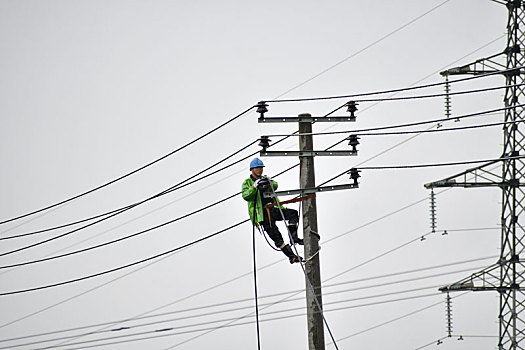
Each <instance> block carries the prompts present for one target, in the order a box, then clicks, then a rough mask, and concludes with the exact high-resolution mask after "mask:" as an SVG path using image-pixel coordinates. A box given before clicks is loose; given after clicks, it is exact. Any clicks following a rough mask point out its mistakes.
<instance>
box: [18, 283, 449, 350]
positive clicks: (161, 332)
mask: <svg viewBox="0 0 525 350" xmlns="http://www.w3.org/2000/svg"><path fill="white" fill-rule="evenodd" d="M437 295H440V293H438V292H434V293H427V294H423V295H415V296H410V297H403V298H396V299H388V300H383V301H377V302H371V303H366V304H357V305H349V306H341V307H334V308H330V309H327V310H325V312H333V311H341V310H348V309H355V308H360V307H368V306H375V305H382V304H386V303H394V302H400V301H407V300H414V299H420V298H426V297H431V296H437ZM339 303H340V302H339V301H337V302H331V303H327V304H336V305H337V304H339ZM300 310H304V307H296V308H290V309H285V310H276V311H271V312H265V313H264V315H265V316H269V315H275V314H282V313H286V312H292V311H300ZM304 315H306V313H304V312H301V313H299V314H297V313H296V314H291V315H283V316H276V317H271V318H266V319H262V320H261V322H270V321H276V320H282V319H289V318H292V317H300V316H304ZM248 317H249V316H242V317H237V318H223V319H220V320H213V321H205V322H200V323H195V324H189V325H181V326H172V327H165V328H162V329H156V330H149V331H143V332H137V333H133V334H126V335H114V336H110V337H105V338H99V339H92V340H86V341H81V342H75V343H69V344H63V345H51V346H44V347H39V349H40V350H44V349H56V348H61V347H64V346H75V345H82V347H81V348H70V349H85V348H92V347H100V346H106V345H115V344H121V343H127V342H133V341H140V340H148V339H154V338H158V337H163V336H176V335H182V334H191V333H196V332H202V331H210V330H211V331H213V330H217V329H222V328H226V327H235V326H241V325H248V324H253V323H254V322H255V321H246V322H231V321H242V320H243V319H245V318H248ZM226 321H230V322H231V323H230V324H228V325H227V326H224V325H220V326H215V327H209V328H199V329H189V330H184V329H188V328H194V327H202V326H208V325H212V324H216V323H220V322H226ZM122 330H125V329H122ZM115 331H120V330H118V329H116V330H115ZM174 331H177V332H175V333H173V332H174ZM147 334H156V335H155V336H150V337H147V338H136V339H127V340H120V341H117V342H111V343H102V344H96V345H95V344H93V343H98V342H101V341H107V340H114V339H123V338H127V337H136V336H143V335H147ZM44 342H47V341H41V342H35V343H34V344H41V343H44ZM85 344H93V345H88V346H86V345H85ZM11 348H13V347H11Z"/></svg>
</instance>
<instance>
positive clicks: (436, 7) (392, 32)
mask: <svg viewBox="0 0 525 350" xmlns="http://www.w3.org/2000/svg"><path fill="white" fill-rule="evenodd" d="M449 1H450V0H445V1H443V2H442V3H440V4H439V5H437V6H434V7H433V8H431V9H430V10H428V11H426V12H425V13H423V14H421V15H419V16H417V17H415V18H414V19H412V20H410V21H409V22H407V23H405V24H403V25H402V26H400V27H398V28H397V29H395V30H393V31H391V32H390V33H388V34H386V35H384V36H382V37H381V38H379V39H377V40H376V41H374V42H372V43H371V44H368V45H367V46H365V47H364V48H362V49H360V50H358V51H357V52H355V53H353V54H351V55H350V56H347V57H345V58H343V59H342V60H340V61H339V62H337V63H335V64H333V65H331V66H330V67H328V68H326V69H324V70H323V71H321V72H320V73H317V74H316V75H314V76H313V77H311V78H309V79H307V80H305V81H303V82H302V83H300V84H298V85H296V86H294V87H292V88H291V89H288V90H286V91H285V92H283V93H282V94H280V95H279V96H277V97H276V98H274V101H268V102H281V101H279V100H277V99H278V98H280V97H282V96H284V95H286V94H288V93H290V92H292V91H294V90H296V89H298V88H300V87H301V86H303V85H306V84H307V83H309V82H311V81H312V80H314V79H316V78H318V77H320V76H321V75H323V74H325V73H326V72H328V71H330V70H332V69H334V68H335V67H337V66H339V65H341V64H343V63H344V62H346V61H348V60H349V59H351V58H354V57H355V56H357V55H359V54H360V53H362V52H364V51H366V50H368V49H369V48H371V47H373V46H375V45H377V44H379V43H380V42H382V41H383V40H385V39H387V38H389V37H391V36H392V35H394V34H396V33H398V32H400V31H401V30H402V29H404V28H406V27H408V26H410V25H411V24H412V23H415V22H417V21H418V20H419V19H421V18H423V17H425V16H426V15H428V14H429V13H431V12H433V11H435V10H437V9H438V8H440V7H441V6H443V5H444V4H446V3H447V2H449ZM283 101H286V100H283Z"/></svg>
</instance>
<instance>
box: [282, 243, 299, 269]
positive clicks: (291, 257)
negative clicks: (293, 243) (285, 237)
mask: <svg viewBox="0 0 525 350" xmlns="http://www.w3.org/2000/svg"><path fill="white" fill-rule="evenodd" d="M281 250H282V252H283V253H284V255H286V256H287V257H288V260H290V264H293V263H296V262H301V261H303V258H301V257H300V256H298V255H295V253H294V252H293V250H292V248H291V247H290V245H289V244H287V245H285V246H284V247H282V248H281Z"/></svg>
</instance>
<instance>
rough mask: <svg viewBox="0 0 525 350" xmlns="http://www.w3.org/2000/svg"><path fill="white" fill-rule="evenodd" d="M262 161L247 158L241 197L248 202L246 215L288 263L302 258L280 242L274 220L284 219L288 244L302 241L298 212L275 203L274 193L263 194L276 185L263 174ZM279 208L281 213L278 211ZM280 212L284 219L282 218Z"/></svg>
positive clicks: (282, 241)
mask: <svg viewBox="0 0 525 350" xmlns="http://www.w3.org/2000/svg"><path fill="white" fill-rule="evenodd" d="M263 168H264V163H263V162H262V161H261V160H260V159H259V158H254V159H253V160H252V161H251V162H250V172H251V174H250V177H248V178H247V179H246V180H244V182H243V184H242V198H244V200H245V201H247V202H248V211H249V213H250V219H251V221H252V223H253V225H255V226H262V227H263V228H264V230H265V231H266V233H267V234H268V236H270V238H271V239H272V240H273V241H274V243H275V246H276V247H277V248H279V249H280V250H281V251H282V252H283V253H284V255H286V256H287V257H288V259H289V260H290V264H293V263H296V262H301V261H302V260H303V259H302V258H301V257H300V256H297V255H295V253H294V252H293V250H292V248H291V247H290V245H289V244H286V243H284V240H283V236H282V235H281V232H280V231H279V228H278V227H277V225H276V221H281V220H287V221H288V229H289V230H290V235H291V237H292V242H291V244H300V245H302V244H304V243H303V239H301V238H299V237H298V236H297V226H298V225H299V214H298V213H297V210H294V209H287V208H284V207H283V206H282V205H279V204H278V203H277V199H276V198H275V197H265V196H264V195H263V193H272V192H273V191H272V188H273V190H275V189H277V186H278V184H277V182H276V181H274V180H272V179H270V178H269V177H268V176H266V175H263ZM281 211H282V214H281ZM283 215H284V219H283Z"/></svg>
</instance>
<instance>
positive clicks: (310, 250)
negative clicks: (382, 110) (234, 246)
mask: <svg viewBox="0 0 525 350" xmlns="http://www.w3.org/2000/svg"><path fill="white" fill-rule="evenodd" d="M267 106H268V105H267V104H266V103H265V102H264V101H261V102H259V103H258V104H257V113H259V114H260V117H259V119H258V122H259V123H299V133H300V135H299V149H300V150H299V151H268V150H267V148H268V147H270V139H269V137H268V136H261V138H260V141H261V142H260V143H259V146H261V147H262V151H261V152H260V153H259V154H260V156H261V157H285V156H286V157H299V161H300V166H301V169H300V176H301V188H300V189H298V190H287V191H277V192H275V193H272V194H268V195H266V194H265V196H268V197H271V196H291V195H300V197H301V198H302V202H303V234H304V258H305V259H306V260H307V262H303V264H304V272H305V283H306V309H307V313H306V314H307V326H308V347H309V349H310V350H324V349H325V346H324V322H325V320H324V317H323V298H322V293H321V272H320V267H319V254H318V252H319V238H320V236H319V234H318V233H317V207H316V203H315V197H308V195H312V194H315V193H318V192H328V191H339V190H347V189H352V188H359V184H358V182H357V179H358V178H359V174H358V171H357V169H351V170H350V172H349V174H350V178H351V179H352V180H353V183H350V184H345V185H331V186H319V187H316V186H315V171H314V157H318V156H328V157H333V156H343V157H347V156H356V155H357V149H356V146H357V145H358V144H359V142H358V141H357V139H358V138H357V136H355V135H352V136H350V137H349V145H350V146H352V149H351V150H348V151H343V150H333V151H329V150H324V151H314V149H313V148H314V145H313V137H312V135H311V133H312V124H313V123H323V122H324V123H326V122H329V123H334V122H355V120H356V117H355V115H354V113H355V112H356V111H357V108H356V103H355V102H354V101H350V102H348V103H347V106H348V112H349V113H350V116H348V117H312V116H311V115H310V114H300V115H299V116H297V117H265V116H264V113H266V112H268V109H267V108H266V107H267ZM304 134H310V135H304ZM306 197H308V198H306ZM327 328H328V325H327ZM328 332H329V333H330V336H331V337H332V340H333V341H334V342H335V339H334V338H333V336H332V333H331V332H330V328H328Z"/></svg>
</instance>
